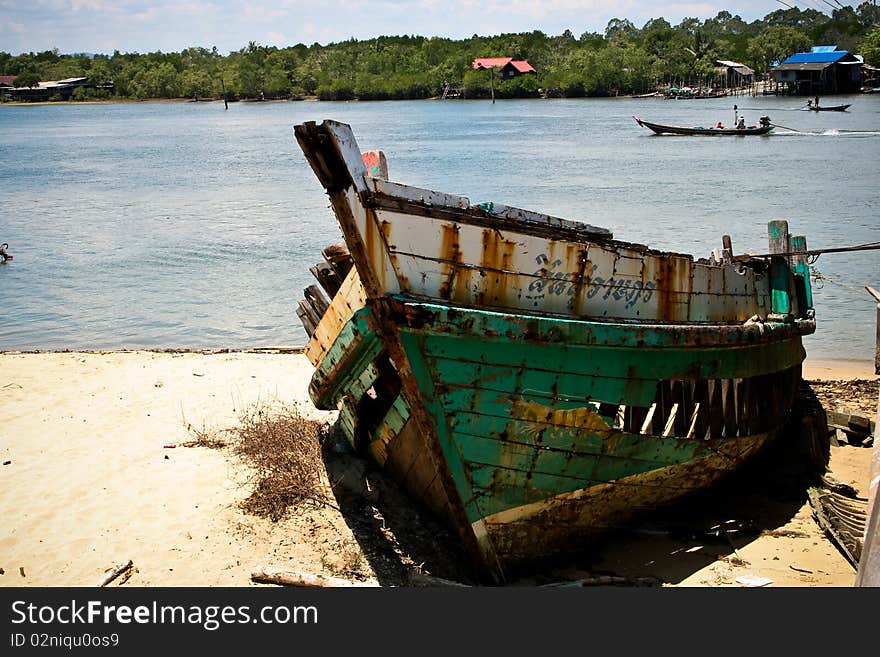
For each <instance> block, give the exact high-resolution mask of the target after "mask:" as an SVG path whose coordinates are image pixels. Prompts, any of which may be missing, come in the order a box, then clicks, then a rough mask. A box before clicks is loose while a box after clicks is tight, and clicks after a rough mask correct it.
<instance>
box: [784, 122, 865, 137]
mask: <svg viewBox="0 0 880 657" xmlns="http://www.w3.org/2000/svg"><path fill="white" fill-rule="evenodd" d="M773 127H774V128H776V129H777V130H776V131H774V132H773V135H774V136H775V137H782V136H785V135H789V136H793V135H809V136H811V137H880V130H840V129H837V128H832V129H830V130H798V129H797V128H788V127H786V126H782V125H776V124H774V126H773Z"/></svg>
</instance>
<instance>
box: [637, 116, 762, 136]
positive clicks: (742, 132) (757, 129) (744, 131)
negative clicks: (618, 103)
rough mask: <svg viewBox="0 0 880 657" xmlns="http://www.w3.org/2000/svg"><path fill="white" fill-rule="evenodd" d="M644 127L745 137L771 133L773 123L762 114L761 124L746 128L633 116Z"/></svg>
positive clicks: (662, 131)
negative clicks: (700, 124) (680, 122)
mask: <svg viewBox="0 0 880 657" xmlns="http://www.w3.org/2000/svg"><path fill="white" fill-rule="evenodd" d="M633 118H634V119H635V120H636V123H638V124H639V125H640V126H642V127H643V128H648V129H649V130H653V131H654V132H655V133H657V134H658V135H736V136H738V137H745V136H747V135H766V134H769V133H770V131H772V130H773V127H774V126H773V124H771V123H770V119H769V117H766V116H762V117H761V120H760V125H751V126H746V127H745V128H737V127H735V126H734V127H732V128H718V127H704V126H699V125H694V126H684V125H668V124H663V123H652V122H650V121H645V120H644V119H642V118H640V117H638V116H634V117H633Z"/></svg>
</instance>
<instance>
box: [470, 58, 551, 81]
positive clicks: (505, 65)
mask: <svg viewBox="0 0 880 657" xmlns="http://www.w3.org/2000/svg"><path fill="white" fill-rule="evenodd" d="M471 68H473V69H474V70H476V71H482V70H488V69H492V68H497V69H501V70H500V71H499V73H498V75H499V77H500V78H501V79H502V80H506V79H508V78H513V77H516V76H517V75H523V74H525V73H537V71H535V69H534V68H532V65H531V64H529V63H528V62H527V61H526V60H524V59H514V58H513V57H478V58H477V59H475V60H474V61H473V62H471Z"/></svg>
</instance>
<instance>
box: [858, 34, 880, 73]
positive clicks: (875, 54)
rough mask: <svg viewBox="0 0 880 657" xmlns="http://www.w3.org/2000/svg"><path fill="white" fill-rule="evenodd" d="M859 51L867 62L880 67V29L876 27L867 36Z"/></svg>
mask: <svg viewBox="0 0 880 657" xmlns="http://www.w3.org/2000/svg"><path fill="white" fill-rule="evenodd" d="M859 49H860V50H861V54H862V55H863V56H864V57H865V61H866V62H868V63H869V64H872V65H873V66H880V27H875V28H874V29H873V30H871V31H870V32H868V33H867V34H866V35H865V38H864V39H862V43H861V45H860V46H859Z"/></svg>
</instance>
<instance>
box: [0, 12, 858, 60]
mask: <svg viewBox="0 0 880 657" xmlns="http://www.w3.org/2000/svg"><path fill="white" fill-rule="evenodd" d="M834 1H836V0H832V2H834ZM827 2H828V0H785V2H784V3H783V2H782V1H781V0H735V1H734V2H731V1H730V0H725V2H716V1H715V0H705V1H702V2H701V1H699V0H692V1H682V2H677V1H676V0H641V1H636V0H360V1H356V0H242V1H234V0H154V1H152V2H150V1H146V0H0V51H3V52H7V53H10V54H13V55H18V54H21V53H26V52H42V51H45V50H53V49H56V48H57V49H58V51H59V52H61V53H64V54H74V53H81V52H85V53H103V54H108V55H109V54H112V53H113V52H114V51H115V50H119V51H120V52H123V53H126V52H128V53H147V52H156V51H162V52H179V51H181V50H184V49H186V48H190V47H203V48H208V49H210V48H213V47H216V48H217V50H218V51H219V52H220V54H222V55H227V54H228V53H229V52H232V51H236V50H240V49H241V48H244V47H246V46H247V45H248V43H250V42H251V41H253V42H256V43H257V44H258V45H262V46H277V47H279V48H281V47H285V46H292V45H296V44H297V43H304V44H306V45H311V44H313V43H315V42H317V43H320V44H327V43H331V42H337V41H344V40H346V39H350V38H355V39H370V38H373V37H377V36H382V35H403V34H410V35H421V36H440V37H447V38H450V39H462V38H466V37H470V36H472V35H474V34H479V35H481V36H488V35H494V34H502V33H505V32H531V31H533V30H540V31H542V32H544V33H545V34H548V35H557V34H562V33H563V32H564V31H565V30H567V29H568V30H571V32H572V33H573V34H574V35H575V36H580V35H581V34H582V33H584V32H598V33H600V34H602V33H604V31H605V27H606V26H607V25H608V21H609V20H611V19H613V18H619V19H628V20H630V21H631V22H632V23H633V24H634V25H635V26H636V27H642V26H643V25H644V24H645V23H646V22H647V21H648V20H650V19H652V18H661V17H662V18H665V19H666V20H667V21H669V22H670V23H672V24H673V25H676V24H677V23H679V22H681V20H682V19H683V18H689V17H692V18H699V19H701V20H704V19H706V18H713V17H715V16H716V15H717V14H718V12H719V11H729V12H730V13H731V14H733V15H738V16H740V17H741V18H742V19H743V20H745V21H746V22H751V21H754V20H756V19H759V18H763V17H764V16H766V15H767V14H769V13H771V12H773V11H776V10H777V9H785V8H786V5H789V6H792V7H798V8H799V9H802V10H803V9H816V10H821V11H824V12H825V13H830V11H831V9H830V6H829V5H828V4H826V3H827ZM857 4H858V3H856V5H857Z"/></svg>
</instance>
